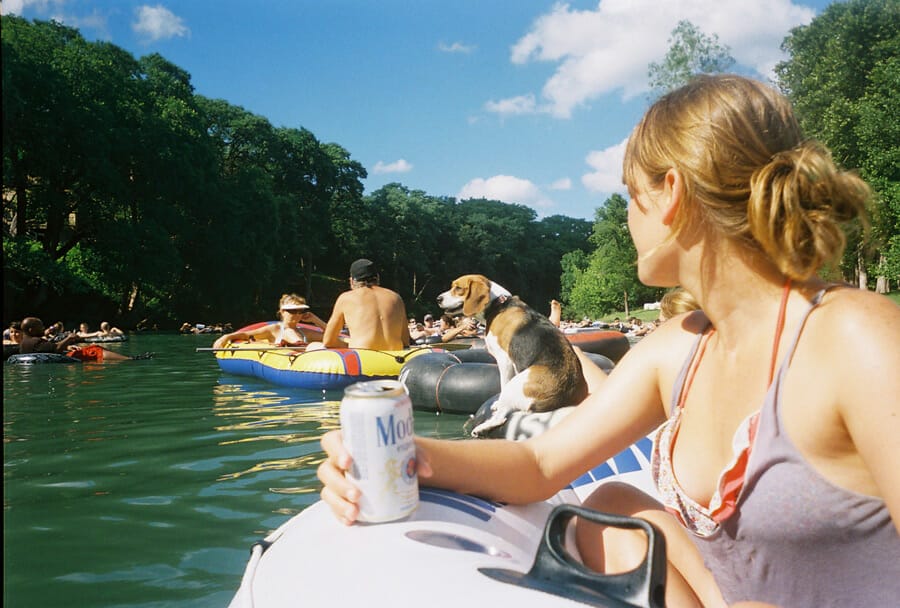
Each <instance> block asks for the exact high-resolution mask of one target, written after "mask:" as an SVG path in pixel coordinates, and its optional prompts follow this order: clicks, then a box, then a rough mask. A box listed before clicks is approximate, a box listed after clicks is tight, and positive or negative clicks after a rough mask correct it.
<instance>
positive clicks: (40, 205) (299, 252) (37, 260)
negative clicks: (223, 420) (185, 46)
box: [2, 16, 594, 326]
mask: <svg viewBox="0 0 900 608" xmlns="http://www.w3.org/2000/svg"><path fill="white" fill-rule="evenodd" d="M2 53H3V55H2V59H3V61H2V70H3V72H2V74H3V91H2V94H3V109H4V112H3V184H4V196H3V218H4V220H3V229H4V243H3V246H4V283H5V287H6V289H5V291H4V293H5V295H4V314H5V315H6V316H7V317H8V318H15V317H17V316H19V317H21V316H22V315H23V314H33V313H35V312H36V311H40V310H43V311H45V312H48V314H49V311H51V310H57V309H58V310H69V311H70V312H69V314H72V315H82V314H84V313H85V311H88V312H89V311H96V310H98V309H103V310H110V311H113V314H112V315H110V317H109V318H110V320H116V321H117V322H119V323H121V324H123V325H126V326H127V325H128V324H130V323H131V324H133V323H136V322H137V321H138V320H140V319H143V318H146V317H150V318H151V321H152V322H156V323H159V324H160V325H161V326H166V325H167V324H168V325H172V324H176V325H177V324H178V323H180V322H181V321H185V320H188V321H191V322H197V321H204V322H214V321H223V320H229V321H232V322H233V323H235V324H236V325H237V324H242V323H243V322H245V321H246V322H250V321H255V320H258V319H260V318H267V317H268V316H269V315H271V314H272V309H273V303H274V302H275V301H276V300H277V298H278V296H279V295H280V294H281V293H283V292H286V291H296V292H299V293H302V294H305V295H306V296H307V298H308V299H309V300H310V302H311V304H312V305H313V306H314V307H316V308H318V312H320V313H321V314H322V315H323V316H327V315H328V313H329V310H328V307H329V306H330V305H331V302H332V301H333V298H334V295H335V287H343V286H344V285H346V283H345V282H344V281H343V280H338V281H337V282H333V281H332V282H327V281H323V280H322V278H321V277H322V276H323V275H330V276H333V277H344V276H346V272H347V268H348V266H349V264H350V263H351V261H352V260H353V259H355V258H357V257H361V256H366V257H370V258H372V259H373V260H375V261H376V262H377V263H378V265H379V266H380V267H381V269H382V283H383V284H385V285H386V286H388V287H391V288H393V289H396V290H397V291H398V292H400V294H401V295H402V296H403V297H404V299H405V300H406V301H407V303H408V305H409V307H410V309H411V310H412V311H413V312H416V313H417V314H421V313H422V312H425V311H428V312H435V308H436V306H435V304H434V298H435V296H436V295H437V294H438V293H440V292H441V291H443V290H445V289H446V288H447V286H448V285H449V283H450V281H451V280H452V279H454V278H455V277H456V276H458V275H460V274H464V273H472V272H476V273H483V274H486V275H488V276H490V277H491V278H492V279H495V280H497V281H498V282H500V283H501V284H503V285H505V286H506V287H508V288H509V289H510V290H511V291H513V292H515V293H516V294H518V295H520V296H521V297H522V298H523V299H524V300H525V301H527V302H529V303H531V304H532V305H534V306H535V307H536V308H538V309H539V310H547V308H546V307H547V306H548V303H549V300H550V299H553V298H559V297H560V295H559V294H560V276H561V275H563V276H566V277H567V278H566V280H567V281H569V280H570V278H569V274H568V271H567V273H565V274H564V272H563V266H562V263H561V260H563V259H564V257H565V256H566V255H567V254H570V252H581V253H580V255H581V256H583V258H584V260H586V259H587V255H588V254H587V253H586V252H589V251H590V250H591V249H593V247H594V246H593V245H592V244H591V242H590V240H589V239H590V236H591V229H592V224H591V222H588V221H585V220H580V219H573V218H568V217H564V216H551V217H547V218H543V219H541V220H538V219H537V217H536V214H535V212H534V211H533V210H531V209H530V208H528V207H525V206H522V205H509V204H505V203H502V202H499V201H492V200H483V199H474V200H466V201H457V200H455V199H453V198H449V197H436V196H431V195H428V194H426V193H425V192H422V191H418V190H410V189H408V188H406V187H404V186H402V185H400V184H388V185H387V186H385V187H383V188H381V189H380V190H378V191H376V192H373V193H372V194H370V195H368V196H364V195H363V184H362V180H363V179H365V177H366V170H365V168H364V167H363V166H362V165H361V164H360V163H359V162H357V161H355V160H353V159H352V157H351V154H350V153H349V152H348V151H347V150H345V149H344V148H343V147H341V146H340V145H338V144H336V143H323V142H320V141H319V140H318V139H317V138H316V137H315V135H314V134H313V133H311V132H310V131H308V130H306V129H303V128H291V127H279V128H276V127H273V126H272V125H271V124H270V122H269V121H268V120H267V119H266V118H264V117H262V116H258V115H255V114H253V113H251V112H248V111H247V110H245V109H244V108H241V107H238V106H234V105H232V104H230V103H228V102H227V101H224V100H217V99H208V98H205V97H203V96H201V95H198V94H196V93H195V92H194V87H193V85H192V84H191V77H190V74H188V73H187V72H186V71H184V70H183V69H181V68H180V67H178V66H176V65H174V64H172V63H170V62H169V61H167V60H166V59H165V58H163V57H162V56H160V55H158V54H151V55H148V56H145V57H141V58H139V59H136V58H134V57H133V56H131V55H130V54H128V53H127V52H125V51H124V50H122V49H120V48H118V47H116V46H114V45H111V44H109V43H105V42H88V41H86V40H85V39H83V38H82V37H81V35H80V34H79V33H78V32H77V30H74V29H72V28H68V27H65V26H62V25H60V24H58V23H54V22H40V21H35V22H28V21H25V20H23V19H20V18H18V17H14V16H3V17H2ZM579 259H581V258H579ZM585 266H586V262H585ZM573 284H574V283H573ZM317 290H319V291H318V292H317ZM54 306H57V307H58V308H56V309H54ZM67 307H68V308H67ZM79 307H80V308H79ZM54 314H55V313H54ZM90 314H91V315H93V314H95V312H90ZM67 320H72V321H75V320H82V319H79V317H78V316H74V318H73V319H67Z"/></svg>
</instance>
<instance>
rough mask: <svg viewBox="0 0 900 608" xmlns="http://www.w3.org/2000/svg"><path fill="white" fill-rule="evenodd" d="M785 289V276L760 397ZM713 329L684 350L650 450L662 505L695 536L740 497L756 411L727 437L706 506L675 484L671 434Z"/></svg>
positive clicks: (714, 526) (707, 531)
mask: <svg viewBox="0 0 900 608" xmlns="http://www.w3.org/2000/svg"><path fill="white" fill-rule="evenodd" d="M827 289H828V288H826V289H823V290H821V291H819V292H818V293H817V294H816V295H815V296H814V297H813V299H812V301H811V302H810V305H809V308H808V309H807V310H806V313H805V314H804V315H803V318H802V319H801V322H800V324H799V326H798V328H797V333H796V335H795V336H794V340H793V342H792V343H791V345H790V347H789V348H788V351H787V353H786V354H785V356H784V358H783V359H782V362H781V368H780V369H779V372H778V373H779V374H782V373H784V371H786V370H787V368H788V367H789V365H790V360H791V357H792V356H793V354H794V349H795V348H796V346H797V342H798V341H799V339H800V333H801V331H802V330H803V327H804V325H805V323H806V319H807V318H808V317H809V314H810V313H811V312H812V311H813V309H814V308H815V307H816V306H818V304H819V303H820V302H821V301H822V297H823V296H824V295H825V292H826V291H827ZM789 293H790V282H789V281H788V282H787V283H785V288H784V293H783V296H782V300H781V308H780V311H779V315H778V322H777V324H776V328H775V340H774V344H773V347H772V359H771V364H770V368H769V390H768V392H767V394H766V399H765V402H769V401H770V400H771V399H772V398H773V395H771V393H772V390H773V384H772V380H773V378H774V377H775V362H776V360H777V355H778V343H779V342H780V340H781V333H782V330H783V329H784V313H785V308H786V305H787V296H788V295H789ZM714 333H715V329H714V328H712V326H711V324H710V325H708V326H707V327H706V329H704V331H703V332H702V333H701V334H700V336H698V338H697V341H696V342H695V343H694V346H693V348H692V349H691V351H690V353H689V354H688V357H687V360H686V361H685V364H684V366H683V367H682V369H681V372H680V373H679V376H678V378H677V380H676V381H675V386H674V387H673V404H674V405H673V406H672V415H671V416H670V417H669V419H668V420H667V421H666V422H664V423H663V424H662V426H660V428H659V430H658V431H657V434H656V439H655V441H654V442H653V452H652V454H651V473H652V475H653V480H654V481H655V483H656V486H657V488H658V490H659V493H660V496H661V498H662V501H663V506H665V508H666V511H668V512H669V513H671V514H672V515H674V516H675V517H676V518H677V519H678V520H679V521H680V522H681V524H682V525H683V526H684V527H685V528H687V529H688V530H690V531H691V532H693V533H694V534H696V535H697V536H701V537H707V536H711V535H712V534H714V533H715V532H716V531H717V530H718V528H719V525H720V524H721V523H722V522H724V521H725V520H727V519H728V517H729V516H731V515H732V513H734V512H735V511H736V510H737V502H738V500H739V498H740V494H741V490H742V489H743V487H744V479H745V473H746V471H747V463H748V461H749V460H750V453H751V450H752V447H753V443H754V439H755V437H756V431H757V428H758V424H759V415H760V411H759V410H757V411H756V412H754V413H752V414H750V415H749V416H748V417H747V418H745V419H744V420H743V421H742V422H741V424H740V425H739V426H738V428H737V430H736V431H735V433H734V436H733V437H732V442H731V445H732V454H733V456H732V459H731V461H730V462H729V463H728V466H726V467H725V470H724V471H722V473H720V475H719V479H718V482H717V484H716V491H715V493H714V494H713V496H712V498H711V499H710V501H709V506H703V505H701V504H700V503H698V502H696V501H695V500H693V499H692V498H691V497H690V496H688V495H687V493H685V491H684V489H683V488H682V487H681V486H680V485H679V484H678V480H677V479H676V478H675V472H674V468H673V466H672V452H673V449H674V446H675V439H676V437H677V435H678V429H679V427H680V425H681V415H682V412H683V411H684V403H685V400H686V398H687V394H688V391H689V390H690V387H691V383H692V381H693V379H694V374H695V373H696V371H697V368H698V367H699V364H700V360H701V359H702V358H703V354H704V352H705V350H706V345H707V343H708V342H709V339H710V337H712V335H713V334H714Z"/></svg>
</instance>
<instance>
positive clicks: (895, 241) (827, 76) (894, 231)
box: [776, 0, 900, 289]
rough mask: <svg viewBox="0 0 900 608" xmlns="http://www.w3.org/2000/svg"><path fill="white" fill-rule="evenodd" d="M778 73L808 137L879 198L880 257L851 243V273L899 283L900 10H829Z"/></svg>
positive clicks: (845, 5) (800, 33) (861, 1)
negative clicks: (822, 147)
mask: <svg viewBox="0 0 900 608" xmlns="http://www.w3.org/2000/svg"><path fill="white" fill-rule="evenodd" d="M782 48H783V49H784V50H785V51H786V52H787V53H788V54H789V55H790V59H788V60H787V61H784V62H782V63H780V64H778V66H777V67H776V73H777V75H778V84H779V86H780V87H781V89H782V90H783V91H784V92H785V94H786V95H787V96H788V98H789V99H790V100H791V102H792V103H793V105H794V108H795V109H796V111H797V114H798V116H799V119H800V123H801V126H802V127H803V129H804V131H805V132H806V134H807V135H808V136H811V137H813V138H815V139H818V140H820V141H822V142H823V143H825V144H826V145H827V146H828V147H829V148H830V149H831V150H832V152H833V153H834V157H835V160H836V161H837V162H838V163H839V164H840V165H842V166H844V167H845V168H847V169H854V170H857V171H859V173H860V175H861V176H862V177H863V178H864V179H865V180H866V181H867V182H868V183H869V184H870V185H871V186H872V188H873V189H874V191H875V193H876V200H875V209H874V213H873V214H872V219H873V236H874V243H875V245H876V247H875V249H874V250H872V251H867V250H866V249H865V248H864V247H863V245H862V243H861V240H860V239H859V237H853V236H852V235H851V239H850V240H849V241H848V248H847V252H846V254H845V256H844V261H843V262H842V268H843V269H844V271H845V273H848V274H852V273H853V272H855V273H856V274H857V276H858V277H864V276H866V275H867V274H871V275H872V276H876V275H878V276H879V277H880V281H881V287H882V288H883V289H886V288H887V285H886V283H887V281H886V279H888V278H889V279H890V280H892V281H897V280H898V279H900V249H898V248H900V145H898V142H900V122H898V120H897V116H900V96H898V95H897V91H898V90H900V3H898V2H897V1H896V0H850V1H849V2H840V3H834V4H831V5H830V6H829V7H828V8H826V9H825V11H823V12H822V14H821V15H819V16H818V17H816V18H815V19H814V20H813V21H812V22H811V23H810V24H809V25H806V26H802V27H798V28H795V29H794V30H792V31H791V33H790V35H789V36H788V37H787V38H786V39H785V41H784V43H783V45H782Z"/></svg>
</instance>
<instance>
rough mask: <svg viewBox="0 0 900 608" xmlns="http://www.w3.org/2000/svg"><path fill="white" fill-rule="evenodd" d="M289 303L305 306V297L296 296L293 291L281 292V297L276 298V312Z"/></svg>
mask: <svg viewBox="0 0 900 608" xmlns="http://www.w3.org/2000/svg"><path fill="white" fill-rule="evenodd" d="M289 304H293V305H294V306H306V298H304V297H303V296H298V295H297V294H295V293H286V294H282V296H281V299H280V300H278V312H279V313H281V311H282V310H283V309H284V307H285V306H286V305H289Z"/></svg>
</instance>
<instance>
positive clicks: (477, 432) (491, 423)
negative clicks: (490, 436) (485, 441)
mask: <svg viewBox="0 0 900 608" xmlns="http://www.w3.org/2000/svg"><path fill="white" fill-rule="evenodd" d="M511 411H512V410H511V409H510V408H508V407H505V406H502V405H500V404H499V403H494V404H493V405H492V406H491V417H490V418H488V419H487V420H485V421H484V422H482V423H481V424H479V425H478V426H476V427H475V428H474V429H472V437H483V436H485V435H487V433H488V432H489V431H491V430H493V429H496V428H498V427H501V426H503V425H504V424H506V421H507V419H508V418H509V414H510V412H511Z"/></svg>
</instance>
